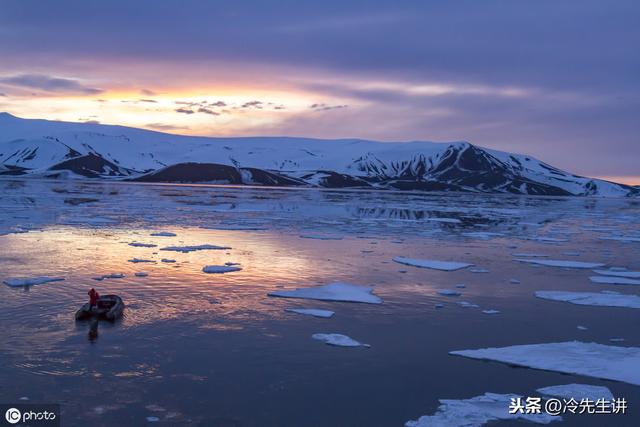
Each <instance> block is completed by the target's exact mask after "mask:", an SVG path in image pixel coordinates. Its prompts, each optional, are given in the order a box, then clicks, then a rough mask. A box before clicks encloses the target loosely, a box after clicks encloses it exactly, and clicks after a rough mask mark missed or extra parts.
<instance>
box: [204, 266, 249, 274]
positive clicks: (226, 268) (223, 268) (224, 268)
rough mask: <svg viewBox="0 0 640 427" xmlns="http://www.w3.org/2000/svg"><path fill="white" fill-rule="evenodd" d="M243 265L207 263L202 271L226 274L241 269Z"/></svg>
mask: <svg viewBox="0 0 640 427" xmlns="http://www.w3.org/2000/svg"><path fill="white" fill-rule="evenodd" d="M240 270H242V268H241V267H236V266H234V265H206V266H204V267H203V268H202V271H204V272H205V273H213V274H224V273H231V272H233V271H240Z"/></svg>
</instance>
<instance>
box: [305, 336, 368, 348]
mask: <svg viewBox="0 0 640 427" xmlns="http://www.w3.org/2000/svg"><path fill="white" fill-rule="evenodd" d="M311 338H313V339H314V340H318V341H322V342H324V343H325V344H329V345H335V346H338V347H371V346H370V345H369V344H363V343H361V342H359V341H356V340H354V339H353V338H350V337H348V336H346V335H342V334H313V335H311Z"/></svg>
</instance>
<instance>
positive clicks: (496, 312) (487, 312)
mask: <svg viewBox="0 0 640 427" xmlns="http://www.w3.org/2000/svg"><path fill="white" fill-rule="evenodd" d="M482 312H483V313H484V314H498V313H500V311H499V310H482Z"/></svg>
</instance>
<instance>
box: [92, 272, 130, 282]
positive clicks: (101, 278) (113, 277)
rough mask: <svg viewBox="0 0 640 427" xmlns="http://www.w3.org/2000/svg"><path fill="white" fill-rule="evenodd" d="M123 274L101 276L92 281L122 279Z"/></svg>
mask: <svg viewBox="0 0 640 427" xmlns="http://www.w3.org/2000/svg"><path fill="white" fill-rule="evenodd" d="M123 277H124V274H122V273H111V274H103V275H102V276H98V277H94V278H93V280H97V281H103V280H104V279H122V278H123Z"/></svg>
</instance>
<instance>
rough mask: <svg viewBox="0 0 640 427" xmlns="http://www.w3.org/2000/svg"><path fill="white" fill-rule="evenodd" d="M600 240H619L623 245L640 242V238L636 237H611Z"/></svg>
mask: <svg viewBox="0 0 640 427" xmlns="http://www.w3.org/2000/svg"><path fill="white" fill-rule="evenodd" d="M599 239H600V240H617V241H619V242H623V243H631V242H640V237H634V236H609V237H599Z"/></svg>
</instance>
